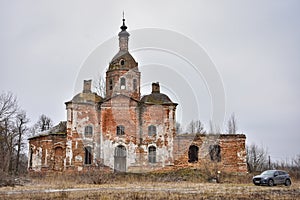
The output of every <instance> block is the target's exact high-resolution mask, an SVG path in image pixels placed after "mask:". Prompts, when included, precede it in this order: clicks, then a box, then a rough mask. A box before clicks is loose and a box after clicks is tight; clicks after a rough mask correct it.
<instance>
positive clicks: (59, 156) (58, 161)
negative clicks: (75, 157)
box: [54, 147, 64, 171]
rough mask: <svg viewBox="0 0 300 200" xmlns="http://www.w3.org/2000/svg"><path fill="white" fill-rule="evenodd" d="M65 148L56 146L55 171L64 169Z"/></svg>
mask: <svg viewBox="0 0 300 200" xmlns="http://www.w3.org/2000/svg"><path fill="white" fill-rule="evenodd" d="M63 152H64V151H63V148H62V147H56V148H55V149H54V170H55V171H62V170H63V169H64V165H63V164H64V162H63V159H64V158H63Z"/></svg>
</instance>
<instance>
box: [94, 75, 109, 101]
mask: <svg viewBox="0 0 300 200" xmlns="http://www.w3.org/2000/svg"><path fill="white" fill-rule="evenodd" d="M93 86H94V88H95V90H96V93H97V94H98V95H99V96H101V97H103V98H105V96H106V82H105V78H104V77H102V76H99V78H98V79H96V80H95V81H94V84H93Z"/></svg>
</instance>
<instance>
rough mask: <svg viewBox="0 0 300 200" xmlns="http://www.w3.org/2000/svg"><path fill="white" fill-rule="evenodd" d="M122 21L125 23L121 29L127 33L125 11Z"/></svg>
mask: <svg viewBox="0 0 300 200" xmlns="http://www.w3.org/2000/svg"><path fill="white" fill-rule="evenodd" d="M122 21H123V25H122V26H121V27H120V28H121V30H122V31H126V29H127V26H126V25H125V17H124V11H123V19H122Z"/></svg>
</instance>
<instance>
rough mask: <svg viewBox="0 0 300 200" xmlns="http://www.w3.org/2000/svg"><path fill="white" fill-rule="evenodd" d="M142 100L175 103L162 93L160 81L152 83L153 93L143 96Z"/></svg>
mask: <svg viewBox="0 0 300 200" xmlns="http://www.w3.org/2000/svg"><path fill="white" fill-rule="evenodd" d="M141 102H143V103H148V104H174V103H173V102H172V101H171V99H170V98H169V97H168V96H167V95H165V94H163V93H160V86H159V83H158V82H157V83H152V93H151V94H149V95H145V96H143V97H142V99H141Z"/></svg>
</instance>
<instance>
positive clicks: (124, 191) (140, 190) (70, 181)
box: [0, 169, 300, 200]
mask: <svg viewBox="0 0 300 200" xmlns="http://www.w3.org/2000/svg"><path fill="white" fill-rule="evenodd" d="M251 177H252V175H243V176H241V175H232V174H231V175H229V174H223V175H222V176H221V183H220V184H217V183H209V182H208V181H207V177H206V176H204V175H203V174H202V173H201V172H199V171H198V170H194V169H181V170H177V171H171V172H155V173H154V172H153V173H146V174H130V173H128V174H99V173H94V172H90V173H88V174H76V175H63V174H56V175H54V176H45V175H39V176H36V177H34V178H32V179H31V183H27V184H26V185H25V186H16V187H2V188H0V199H119V200H123V199H254V198H255V199H297V198H299V197H300V182H294V183H293V184H292V186H290V187H285V186H276V187H267V186H262V187H260V186H254V185H252V183H251Z"/></svg>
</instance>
